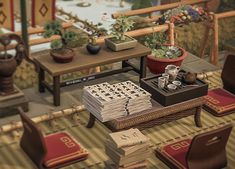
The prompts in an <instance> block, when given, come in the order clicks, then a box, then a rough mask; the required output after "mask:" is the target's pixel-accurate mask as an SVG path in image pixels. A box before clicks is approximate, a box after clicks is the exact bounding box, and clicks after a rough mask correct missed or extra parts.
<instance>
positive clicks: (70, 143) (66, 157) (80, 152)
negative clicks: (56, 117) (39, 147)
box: [44, 133, 88, 168]
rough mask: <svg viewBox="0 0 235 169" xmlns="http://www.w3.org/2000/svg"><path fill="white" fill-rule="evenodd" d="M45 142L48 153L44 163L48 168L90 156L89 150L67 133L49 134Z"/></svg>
mask: <svg viewBox="0 0 235 169" xmlns="http://www.w3.org/2000/svg"><path fill="white" fill-rule="evenodd" d="M45 143H46V148H47V154H46V157H45V159H44V165H45V166H46V167H48V168H50V167H55V166H58V165H62V164H65V163H68V162H71V161H77V160H79V159H84V158H86V157H87V156H88V153H87V151H86V150H84V149H83V148H82V147H81V146H80V145H79V144H78V143H77V142H76V141H75V140H74V139H73V138H72V137H71V136H69V135H68V134H67V133H56V134H52V135H49V136H47V137H45Z"/></svg>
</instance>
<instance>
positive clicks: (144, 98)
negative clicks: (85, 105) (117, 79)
mask: <svg viewBox="0 0 235 169" xmlns="http://www.w3.org/2000/svg"><path fill="white" fill-rule="evenodd" d="M113 86H114V87H115V89H116V90H118V89H119V90H121V91H124V94H125V95H126V97H128V102H127V104H126V111H127V113H128V114H134V113H138V112H141V111H143V110H146V109H150V108H152V103H151V101H150V100H151V94H150V93H148V92H147V91H145V90H144V89H142V88H141V87H139V86H137V85H136V84H134V83H133V82H131V81H126V82H121V83H117V84H114V85H113Z"/></svg>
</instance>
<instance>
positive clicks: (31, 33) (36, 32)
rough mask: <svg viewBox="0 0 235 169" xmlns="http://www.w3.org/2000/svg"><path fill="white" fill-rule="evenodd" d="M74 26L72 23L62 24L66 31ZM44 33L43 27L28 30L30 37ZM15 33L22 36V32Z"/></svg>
mask: <svg viewBox="0 0 235 169" xmlns="http://www.w3.org/2000/svg"><path fill="white" fill-rule="evenodd" d="M72 26H73V24H72V23H71V22H63V23H62V27H63V28H64V29H67V28H70V27H72ZM43 32H45V30H44V28H43V27H37V28H33V27H30V28H28V35H33V34H39V33H43ZM15 33H16V34H17V35H21V31H17V32H15Z"/></svg>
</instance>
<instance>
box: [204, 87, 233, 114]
mask: <svg viewBox="0 0 235 169" xmlns="http://www.w3.org/2000/svg"><path fill="white" fill-rule="evenodd" d="M204 98H205V99H206V104H205V105H204V108H205V109H206V110H208V111H209V112H210V113H212V114H213V115H215V116H224V115H228V114H231V113H233V112H235V95H234V94H232V93H230V92H228V91H227V90H225V89H222V88H217V89H213V90H210V91H209V92H208V94H207V96H205V97H204Z"/></svg>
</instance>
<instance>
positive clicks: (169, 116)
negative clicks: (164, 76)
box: [87, 97, 205, 131]
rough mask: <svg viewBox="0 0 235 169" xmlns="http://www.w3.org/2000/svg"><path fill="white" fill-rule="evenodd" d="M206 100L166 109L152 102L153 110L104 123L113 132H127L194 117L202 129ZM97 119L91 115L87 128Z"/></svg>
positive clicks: (184, 103) (188, 102) (192, 101)
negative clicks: (201, 116) (203, 109)
mask: <svg viewBox="0 0 235 169" xmlns="http://www.w3.org/2000/svg"><path fill="white" fill-rule="evenodd" d="M204 103H205V100H204V99H203V98H202V97H199V98H196V99H192V100H189V101H186V102H182V103H178V104H174V105H171V106H167V107H164V106H162V105H160V104H159V103H157V102H156V101H154V100H152V104H153V107H152V109H149V110H146V111H143V112H140V113H136V114H133V115H129V116H125V117H121V118H118V119H114V120H112V121H108V122H105V123H103V124H104V125H105V126H106V127H107V128H109V129H110V130H111V131H119V130H125V129H129V128H132V127H136V128H138V129H140V130H142V129H145V128H150V127H153V126H154V125H160V124H163V123H167V122H170V121H175V120H177V119H180V118H183V117H187V116H190V115H194V121H195V124H196V126H197V127H202V124H201V119H200V115H201V109H202V106H203V104H204ZM95 121H96V117H95V116H94V115H93V114H91V113H90V119H89V122H88V124H87V128H91V127H93V126H94V124H95Z"/></svg>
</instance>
